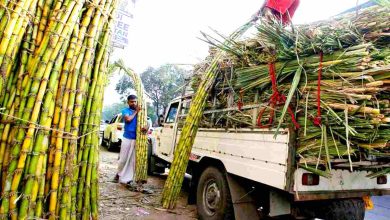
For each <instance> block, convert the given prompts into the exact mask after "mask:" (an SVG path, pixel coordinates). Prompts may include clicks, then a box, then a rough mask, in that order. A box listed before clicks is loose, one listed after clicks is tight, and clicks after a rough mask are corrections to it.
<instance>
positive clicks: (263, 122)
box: [148, 6, 390, 219]
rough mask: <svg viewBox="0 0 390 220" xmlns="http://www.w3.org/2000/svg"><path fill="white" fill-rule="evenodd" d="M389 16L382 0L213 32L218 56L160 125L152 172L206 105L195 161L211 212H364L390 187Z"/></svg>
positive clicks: (203, 204)
mask: <svg viewBox="0 0 390 220" xmlns="http://www.w3.org/2000/svg"><path fill="white" fill-rule="evenodd" d="M389 15H390V9H389V8H386V7H378V6H374V7H370V8H368V9H365V10H362V11H360V12H359V15H358V16H357V17H356V14H355V13H352V14H347V15H344V16H342V17H337V18H334V19H332V20H328V21H324V22H317V23H313V24H309V25H302V26H296V27H294V28H290V29H286V28H284V27H283V26H282V25H281V24H279V23H278V22H274V23H272V22H262V23H261V24H260V25H257V26H255V31H256V34H255V37H251V38H250V39H245V40H232V39H231V38H227V37H226V38H225V39H224V43H221V42H223V40H218V39H217V38H216V37H212V36H210V35H206V34H205V35H204V36H205V40H206V41H208V42H209V43H210V44H212V47H211V50H210V55H209V56H208V57H207V58H206V59H205V61H204V62H203V63H201V64H199V65H197V66H196V68H195V71H194V75H193V76H192V77H191V79H190V80H189V83H188V86H187V87H186V88H185V89H184V91H183V95H182V96H181V97H179V98H176V99H174V100H172V102H171V103H170V106H169V107H168V109H167V111H166V114H165V116H164V117H163V118H162V120H161V122H160V127H159V128H157V129H155V130H154V132H153V137H152V138H151V144H150V146H149V155H148V156H149V172H150V173H153V172H155V173H161V172H163V171H164V169H165V168H166V167H169V166H170V164H171V163H172V161H173V158H174V157H177V156H180V155H181V154H183V155H185V152H182V151H179V150H177V148H178V146H179V145H180V144H178V142H179V139H180V136H181V134H182V132H184V130H183V127H185V124H186V123H189V120H190V119H191V117H192V116H193V115H191V114H193V113H191V112H189V109H190V107H191V106H193V105H202V104H204V105H205V106H204V107H205V108H204V112H203V113H202V118H201V120H200V122H199V124H198V127H197V128H196V129H197V132H196V137H195V139H194V143H193V147H192V151H191V153H190V157H189V163H188V166H187V168H186V169H187V171H186V172H187V173H188V174H190V175H191V181H190V196H189V201H190V202H196V204H197V208H198V214H199V217H200V218H201V219H229V218H234V217H235V218H236V219H258V218H261V217H264V216H272V217H274V216H284V215H286V216H294V217H309V218H314V217H317V218H322V219H364V214H365V210H366V209H367V208H372V202H371V199H370V196H374V195H384V194H389V193H390V182H389V181H388V178H389V177H390V175H389V173H390V144H389V140H390V129H389V128H390V101H389V98H390V44H389V42H390V39H389V27H390V23H389V19H388V18H389ZM252 36H253V35H252ZM219 37H222V38H223V36H222V35H219ZM210 69H213V71H214V72H215V73H216V77H215V80H210V81H211V82H210V83H212V86H211V90H209V91H207V100H205V101H204V103H201V102H199V100H197V99H196V98H194V97H195V96H194V94H196V93H199V92H203V91H199V90H201V89H203V87H202V85H201V84H202V82H203V81H205V80H204V79H205V77H209V76H210V75H209V72H208V70H210ZM188 140H190V139H188ZM184 169H185V168H184ZM173 181H174V180H173ZM171 184H177V183H175V182H172V183H171ZM178 185H180V184H178Z"/></svg>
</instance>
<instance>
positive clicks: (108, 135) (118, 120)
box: [102, 114, 125, 150]
mask: <svg viewBox="0 0 390 220" xmlns="http://www.w3.org/2000/svg"><path fill="white" fill-rule="evenodd" d="M106 123H107V125H106V127H105V129H104V131H103V142H102V144H103V145H105V146H107V149H108V150H113V149H114V148H118V147H120V145H121V143H122V137H123V130H124V127H125V125H124V123H123V119H122V114H117V115H115V116H114V117H113V118H112V119H111V120H110V121H106Z"/></svg>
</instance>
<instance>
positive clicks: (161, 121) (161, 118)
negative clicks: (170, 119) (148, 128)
mask: <svg viewBox="0 0 390 220" xmlns="http://www.w3.org/2000/svg"><path fill="white" fill-rule="evenodd" d="M163 124H164V116H162V115H160V116H159V117H158V125H159V126H160V127H161V126H163Z"/></svg>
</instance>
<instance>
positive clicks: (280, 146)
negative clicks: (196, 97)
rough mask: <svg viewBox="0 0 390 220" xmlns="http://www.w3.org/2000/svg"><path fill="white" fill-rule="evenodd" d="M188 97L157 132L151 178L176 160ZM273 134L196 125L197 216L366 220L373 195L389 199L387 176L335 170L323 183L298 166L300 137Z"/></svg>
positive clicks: (192, 162)
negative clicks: (366, 212)
mask: <svg viewBox="0 0 390 220" xmlns="http://www.w3.org/2000/svg"><path fill="white" fill-rule="evenodd" d="M191 97H192V96H191V95H187V96H183V97H180V98H176V99H174V100H172V101H171V103H170V105H169V106H168V109H167V111H166V114H165V117H163V118H162V120H161V122H160V127H158V128H155V129H154V131H153V133H152V135H151V136H152V138H151V139H150V140H151V141H150V143H151V144H150V145H149V158H150V159H149V173H156V172H157V173H161V172H164V170H165V168H167V167H169V165H170V163H171V162H172V160H173V155H174V151H175V146H176V144H177V142H178V140H179V137H180V133H181V128H180V127H181V125H182V124H183V121H184V118H185V116H186V112H187V110H188V108H189V105H190V102H191ZM245 107H246V106H244V107H243V108H245ZM225 110H226V111H229V110H232V109H225ZM219 111H221V110H219ZM204 114H213V110H209V111H205V112H204ZM274 132H275V131H273V130H269V129H257V128H237V129H233V128H231V129H227V128H199V130H198V132H197V135H196V139H195V143H194V145H193V148H192V152H191V155H190V158H189V164H188V167H187V173H188V174H190V175H191V181H190V190H189V191H190V193H189V202H190V203H196V205H197V210H198V214H199V217H200V219H234V218H235V219H262V218H270V217H271V218H273V217H285V218H287V219H291V218H296V219H302V218H303V219H306V218H321V219H338V220H340V219H356V220H363V219H364V214H365V210H366V208H370V206H371V205H372V202H371V200H370V196H373V195H385V194H390V182H389V181H388V179H389V178H390V175H389V174H387V175H382V176H380V177H377V178H369V177H367V174H368V173H367V172H366V171H354V172H350V171H349V170H348V169H333V170H332V171H331V177H329V178H324V177H322V176H318V175H316V174H314V173H311V172H308V171H306V170H304V169H302V168H299V167H298V165H297V159H298V158H296V156H295V152H294V149H295V146H296V143H295V141H296V138H295V136H296V133H295V132H294V131H293V130H292V129H285V130H281V131H279V134H278V135H277V137H276V138H274Z"/></svg>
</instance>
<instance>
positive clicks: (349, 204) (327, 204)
mask: <svg viewBox="0 0 390 220" xmlns="http://www.w3.org/2000/svg"><path fill="white" fill-rule="evenodd" d="M304 206H305V207H301V211H303V213H302V214H304V215H305V216H306V217H310V218H320V219H325V220H328V219H337V220H363V219H364V214H365V206H364V201H363V200H362V199H360V198H357V199H340V200H331V201H318V202H308V203H305V204H304Z"/></svg>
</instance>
